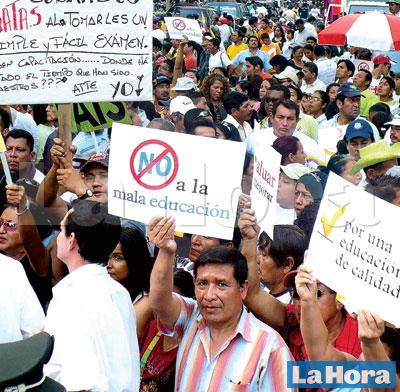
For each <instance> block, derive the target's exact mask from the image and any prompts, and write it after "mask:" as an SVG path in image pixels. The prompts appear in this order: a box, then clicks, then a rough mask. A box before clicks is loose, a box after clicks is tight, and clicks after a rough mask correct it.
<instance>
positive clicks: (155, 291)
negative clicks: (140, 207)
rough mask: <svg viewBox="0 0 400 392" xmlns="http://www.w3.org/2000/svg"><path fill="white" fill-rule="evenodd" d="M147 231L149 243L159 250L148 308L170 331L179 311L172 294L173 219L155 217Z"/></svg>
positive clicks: (152, 275)
mask: <svg viewBox="0 0 400 392" xmlns="http://www.w3.org/2000/svg"><path fill="white" fill-rule="evenodd" d="M148 229H149V239H150V241H151V242H152V243H153V244H154V245H155V246H157V248H159V249H160V250H159V252H158V255H157V259H156V261H155V263H154V266H153V270H152V271H151V276H150V293H149V300H150V306H151V308H152V309H153V312H154V313H155V315H156V316H157V318H158V319H159V320H160V321H161V323H162V324H163V325H165V326H166V327H167V328H170V329H172V328H173V327H174V325H175V322H176V321H177V320H178V317H179V314H180V311H181V305H180V302H179V300H178V299H177V298H176V297H175V296H174V295H173V293H172V291H173V288H174V276H173V268H174V256H175V252H176V242H175V240H174V229H175V219H173V218H171V217H169V218H165V217H164V218H163V217H159V216H157V217H155V218H153V219H152V220H151V221H150V223H149V228H148Z"/></svg>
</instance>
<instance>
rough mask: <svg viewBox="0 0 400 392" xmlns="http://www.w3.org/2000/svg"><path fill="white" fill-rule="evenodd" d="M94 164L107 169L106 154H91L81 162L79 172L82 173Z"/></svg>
mask: <svg viewBox="0 0 400 392" xmlns="http://www.w3.org/2000/svg"><path fill="white" fill-rule="evenodd" d="M95 165H97V166H99V165H100V166H103V167H105V168H106V169H108V154H104V153H99V154H94V155H92V156H91V157H90V158H89V159H88V160H87V161H86V162H85V163H83V164H82V166H81V172H83V173H84V172H86V171H88V170H90V168H91V167H93V166H95Z"/></svg>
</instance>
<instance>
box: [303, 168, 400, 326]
mask: <svg viewBox="0 0 400 392" xmlns="http://www.w3.org/2000/svg"><path fill="white" fill-rule="evenodd" d="M399 221H400V208H399V207H397V206H394V205H392V204H389V203H387V202H385V201H383V200H381V199H379V198H377V197H375V196H373V195H371V194H369V193H367V192H365V191H364V190H363V189H361V188H359V187H356V186H354V185H352V184H350V183H349V182H347V181H346V180H344V179H343V178H341V177H339V176H337V175H335V174H334V173H330V174H329V178H328V183H327V186H326V188H325V193H324V197H323V199H322V202H321V207H320V209H319V212H318V216H317V220H316V222H315V226H314V231H313V234H312V238H311V242H310V247H309V254H308V257H307V264H309V265H310V266H311V268H312V271H313V274H314V275H315V276H316V277H317V278H318V279H319V280H320V281H321V282H322V283H324V284H326V285H327V286H328V287H330V288H331V289H332V290H334V291H336V292H337V293H338V294H340V295H341V296H342V297H344V302H345V304H346V305H348V306H349V309H351V310H359V309H367V310H370V311H373V312H376V313H377V314H379V315H380V316H381V317H382V318H383V319H384V320H386V321H388V322H390V323H392V324H394V325H396V326H398V327H399V326H400V312H399V309H400V243H399V240H398V231H397V230H395V227H396V224H397V222H399Z"/></svg>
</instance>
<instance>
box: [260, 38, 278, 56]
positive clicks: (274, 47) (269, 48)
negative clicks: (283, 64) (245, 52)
mask: <svg viewBox="0 0 400 392" xmlns="http://www.w3.org/2000/svg"><path fill="white" fill-rule="evenodd" d="M260 50H263V51H264V52H267V53H268V54H269V59H270V60H271V59H272V57H274V56H275V55H277V54H281V53H282V51H281V48H280V47H279V45H278V44H276V43H275V42H271V43H270V44H269V45H265V44H263V45H262V46H261V49H260Z"/></svg>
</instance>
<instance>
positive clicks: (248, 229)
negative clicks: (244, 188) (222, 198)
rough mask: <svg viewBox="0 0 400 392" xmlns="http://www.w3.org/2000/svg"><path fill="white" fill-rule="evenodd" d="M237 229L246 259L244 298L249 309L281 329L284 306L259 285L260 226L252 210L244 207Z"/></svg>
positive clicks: (283, 318) (267, 322)
mask: <svg viewBox="0 0 400 392" xmlns="http://www.w3.org/2000/svg"><path fill="white" fill-rule="evenodd" d="M239 229H240V233H241V234H242V237H243V248H242V253H243V255H244V256H245V257H246V259H247V266H248V270H249V272H248V281H249V289H248V292H247V296H246V298H245V300H244V303H245V305H246V306H247V307H248V308H249V310H250V311H251V312H252V313H253V314H254V315H255V316H256V317H257V318H258V319H259V320H261V321H262V322H264V323H266V324H268V325H269V326H271V327H272V328H275V329H282V328H283V326H284V323H285V316H286V306H285V305H284V304H283V303H282V302H280V301H278V300H277V299H276V298H274V297H273V296H272V295H270V294H268V293H267V292H265V291H264V290H262V289H261V287H260V275H259V272H258V266H257V240H258V234H259V232H260V228H259V226H258V225H257V220H256V217H255V213H254V211H253V210H250V209H245V210H244V211H243V213H242V215H241V216H240V218H239Z"/></svg>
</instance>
